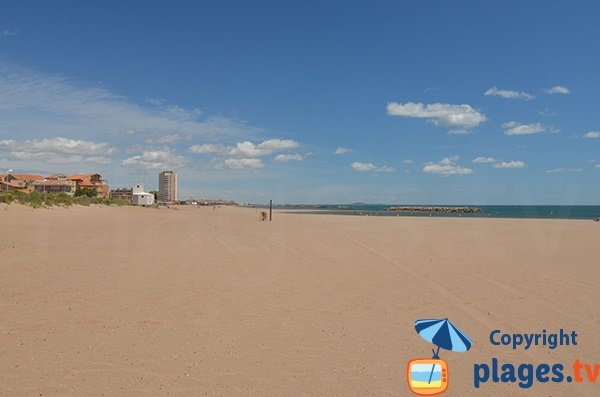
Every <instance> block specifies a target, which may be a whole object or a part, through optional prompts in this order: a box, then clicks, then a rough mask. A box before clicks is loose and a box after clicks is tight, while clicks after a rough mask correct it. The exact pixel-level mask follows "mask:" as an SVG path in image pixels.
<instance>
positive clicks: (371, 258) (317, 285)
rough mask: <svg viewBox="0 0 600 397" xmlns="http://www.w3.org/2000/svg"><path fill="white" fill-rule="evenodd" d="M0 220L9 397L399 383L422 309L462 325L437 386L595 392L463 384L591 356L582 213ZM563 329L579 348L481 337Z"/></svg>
mask: <svg viewBox="0 0 600 397" xmlns="http://www.w3.org/2000/svg"><path fill="white" fill-rule="evenodd" d="M0 225H1V229H0V394H4V395H7V396H40V395H43V396H99V395H105V396H153V395H174V396H203V395H206V396H361V397H362V396H371V395H373V396H408V395H410V393H409V391H408V388H407V386H406V374H405V371H406V364H407V362H408V361H409V360H410V359H411V358H416V357H428V356H430V354H431V353H430V352H431V346H430V345H429V344H428V343H427V342H426V341H424V340H423V339H421V338H420V337H419V336H418V335H417V334H416V333H415V331H414V328H413V324H414V321H415V320H416V319H420V318H428V317H449V318H450V319H451V320H452V321H453V322H454V323H455V324H457V325H458V326H459V327H460V328H462V329H463V330H464V331H465V332H466V333H467V334H469V335H470V336H471V338H472V339H473V340H474V346H473V349H472V350H471V351H469V352H467V353H454V352H448V351H442V352H441V356H442V358H444V359H446V360H447V361H448V363H449V366H450V388H449V391H448V392H447V393H446V395H448V396H466V395H481V396H508V395H514V396H521V395H522V396H531V395H536V396H549V395H552V396H553V397H557V396H596V395H600V380H599V382H598V384H596V385H593V384H591V385H590V384H581V385H576V384H566V383H565V384H554V383H550V384H539V383H536V384H534V386H533V388H531V389H529V390H523V389H520V388H518V387H517V385H516V384H493V383H487V384H484V385H483V387H482V388H481V389H479V390H477V389H474V388H473V386H472V385H473V365H474V364H475V363H479V362H484V363H490V360H491V358H492V357H498V358H499V359H500V360H504V361H506V362H511V363H514V364H517V365H518V364H520V363H523V362H531V363H535V364H537V363H544V362H546V363H550V364H552V363H554V362H563V363H564V364H565V365H570V364H571V362H572V361H573V360H574V359H575V358H579V359H581V360H586V361H588V362H589V361H597V362H600V338H599V337H598V335H599V331H600V305H599V304H598V302H599V299H598V294H599V289H598V283H599V281H600V266H599V263H600V244H598V242H599V241H600V225H599V224H597V223H593V222H590V221H567V220H523V219H520V220H505V219H464V218H460V219H458V218H452V219H449V218H434V219H431V218H403V217H399V218H396V217H389V218H387V217H385V218H384V217H381V218H376V217H346V216H329V215H308V214H302V215H297V214H284V213H275V217H274V221H273V222H270V223H269V222H259V221H258V214H257V212H256V211H255V210H254V209H245V208H219V209H217V210H216V211H213V210H212V208H193V207H187V208H177V209H160V210H157V209H147V208H108V207H89V208H87V207H74V208H69V209H49V210H48V209H41V210H32V209H29V208H25V207H20V206H16V205H13V206H10V207H8V208H7V207H6V206H3V207H0ZM561 327H562V328H565V329H566V330H567V331H571V330H576V331H577V332H578V333H579V346H577V347H563V348H560V347H559V348H558V349H556V350H554V351H551V350H548V349H547V348H543V347H536V348H532V349H530V350H528V351H527V352H524V351H522V350H521V351H516V352H514V351H512V350H511V349H509V348H506V347H494V346H491V345H490V343H489V341H488V335H489V333H490V331H491V330H493V329H496V328H499V329H502V330H503V331H506V332H511V333H512V332H541V331H542V329H547V330H549V331H556V330H557V329H559V328H561ZM567 371H568V370H567ZM567 374H568V372H567Z"/></svg>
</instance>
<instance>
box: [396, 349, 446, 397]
mask: <svg viewBox="0 0 600 397" xmlns="http://www.w3.org/2000/svg"><path fill="white" fill-rule="evenodd" d="M406 376H407V378H406V379H407V380H408V387H409V388H410V390H411V391H412V392H413V393H414V394H417V395H419V396H433V395H436V394H440V393H443V392H445V391H446V389H448V363H446V361H444V360H440V359H439V358H438V359H436V358H417V359H414V360H411V361H409V363H408V371H407V375H406Z"/></svg>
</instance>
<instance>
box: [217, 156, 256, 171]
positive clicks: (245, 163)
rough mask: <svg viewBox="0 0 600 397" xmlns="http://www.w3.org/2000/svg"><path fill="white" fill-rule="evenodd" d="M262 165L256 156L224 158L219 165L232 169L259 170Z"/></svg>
mask: <svg viewBox="0 0 600 397" xmlns="http://www.w3.org/2000/svg"><path fill="white" fill-rule="evenodd" d="M264 166H265V165H264V164H263V162H262V160H261V159H257V158H235V159H226V160H225V161H224V162H223V164H221V167H223V168H229V169H232V170H259V169H261V168H263V167H264Z"/></svg>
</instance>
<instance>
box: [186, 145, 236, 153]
mask: <svg viewBox="0 0 600 397" xmlns="http://www.w3.org/2000/svg"><path fill="white" fill-rule="evenodd" d="M188 150H189V151H190V152H192V153H197V154H208V153H226V152H227V151H228V150H229V149H228V148H227V147H226V146H224V145H218V144H212V143H204V144H202V145H193V146H190V148H189V149H188Z"/></svg>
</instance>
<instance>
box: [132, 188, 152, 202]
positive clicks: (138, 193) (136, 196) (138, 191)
mask: <svg viewBox="0 0 600 397" xmlns="http://www.w3.org/2000/svg"><path fill="white" fill-rule="evenodd" d="M132 191H133V194H132V199H131V203H132V204H133V205H152V204H154V195H153V194H152V193H146V192H145V191H144V185H142V184H138V185H135V186H134V187H133V189H132Z"/></svg>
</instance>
